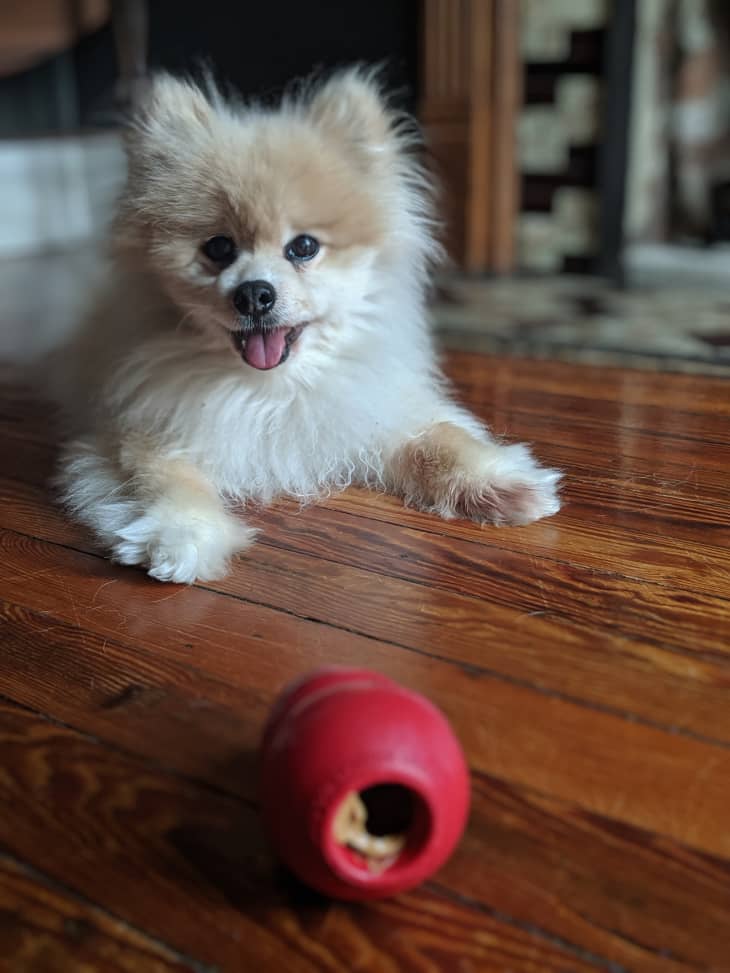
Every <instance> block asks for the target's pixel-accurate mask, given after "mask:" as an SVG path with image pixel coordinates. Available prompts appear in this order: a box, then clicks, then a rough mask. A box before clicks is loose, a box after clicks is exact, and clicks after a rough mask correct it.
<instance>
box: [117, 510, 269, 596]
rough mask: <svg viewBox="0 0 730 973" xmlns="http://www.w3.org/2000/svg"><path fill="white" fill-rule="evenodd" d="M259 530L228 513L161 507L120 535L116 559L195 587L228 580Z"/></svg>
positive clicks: (160, 579)
mask: <svg viewBox="0 0 730 973" xmlns="http://www.w3.org/2000/svg"><path fill="white" fill-rule="evenodd" d="M255 533H256V532H255V530H254V529H253V528H251V527H247V526H246V525H245V524H241V523H239V522H238V521H237V520H235V519H234V518H233V517H232V516H230V515H228V514H226V513H225V512H224V511H209V512H206V513H203V512H202V511H191V510H185V509H170V507H169V505H162V504H161V505H158V506H157V507H156V508H154V507H153V508H152V509H151V510H150V511H148V512H147V513H146V514H144V515H142V516H141V517H138V518H137V519H136V520H132V521H131V522H130V523H129V524H127V525H126V526H125V527H123V528H121V529H120V530H119V531H118V532H117V539H116V543H115V544H114V546H113V551H112V554H113V557H114V560H116V561H119V562H120V563H121V564H130V565H135V564H136V565H141V566H143V567H146V568H147V571H148V573H149V574H150V575H151V576H152V577H153V578H157V580H158V581H174V582H177V583H178V584H192V583H193V582H194V581H212V580H214V579H215V578H220V577H222V576H223V575H224V574H225V573H226V570H227V568H228V563H229V561H230V559H231V557H232V556H233V555H234V554H235V553H236V552H237V551H240V550H242V549H243V548H244V547H247V546H248V545H249V544H250V543H251V541H252V540H253V538H254V536H255Z"/></svg>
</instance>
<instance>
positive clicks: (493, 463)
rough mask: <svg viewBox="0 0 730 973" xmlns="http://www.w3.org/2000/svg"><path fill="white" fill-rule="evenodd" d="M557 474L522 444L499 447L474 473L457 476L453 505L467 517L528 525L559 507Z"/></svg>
mask: <svg viewBox="0 0 730 973" xmlns="http://www.w3.org/2000/svg"><path fill="white" fill-rule="evenodd" d="M560 478H561V474H560V473H559V472H558V470H551V469H548V468H546V467H544V466H540V464H539V463H538V462H537V461H536V460H535V458H534V457H533V455H532V453H531V452H530V450H529V449H528V448H527V447H526V446H523V445H520V444H517V445H513V446H499V447H497V450H496V452H494V453H492V455H491V456H490V458H489V460H488V461H487V462H486V468H485V469H484V470H483V472H480V474H479V475H478V476H474V475H473V474H472V475H467V476H465V477H462V478H460V479H461V484H460V488H459V489H458V490H457V495H458V496H457V499H456V506H457V508H460V509H461V511H462V512H463V514H464V515H465V516H467V517H469V518H470V519H471V520H476V521H479V522H485V523H492V524H496V525H498V526H504V525H508V524H529V523H531V522H532V521H533V520H539V519H540V518H541V517H549V516H551V515H552V514H555V513H557V512H558V510H559V509H560V499H559V496H558V486H559V483H560Z"/></svg>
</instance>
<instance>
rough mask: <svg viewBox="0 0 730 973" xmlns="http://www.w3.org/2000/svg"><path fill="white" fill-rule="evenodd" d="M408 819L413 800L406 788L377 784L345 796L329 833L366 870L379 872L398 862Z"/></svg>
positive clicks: (403, 845) (404, 839)
mask: <svg viewBox="0 0 730 973" xmlns="http://www.w3.org/2000/svg"><path fill="white" fill-rule="evenodd" d="M412 817H413V797H412V794H411V793H410V791H408V790H407V788H405V787H401V786H400V785H397V784H377V785H376V786H374V787H368V788H367V789H366V790H363V791H350V793H349V794H347V795H346V796H345V798H344V799H343V801H342V802H341V804H340V806H339V807H338V808H337V812H336V814H335V817H334V820H333V823H332V832H333V835H334V839H335V841H336V842H337V843H338V844H339V845H343V846H344V847H346V848H349V849H350V850H351V851H354V852H355V853H356V854H357V855H358V856H359V857H360V858H362V860H363V862H364V864H365V865H366V866H367V868H368V869H369V871H371V872H375V873H379V872H383V871H385V870H386V869H387V868H390V867H391V865H393V864H394V863H395V862H396V861H397V860H398V857H399V855H400V854H401V852H402V851H403V849H404V848H405V844H406V837H407V832H408V828H409V827H410V824H411V821H412Z"/></svg>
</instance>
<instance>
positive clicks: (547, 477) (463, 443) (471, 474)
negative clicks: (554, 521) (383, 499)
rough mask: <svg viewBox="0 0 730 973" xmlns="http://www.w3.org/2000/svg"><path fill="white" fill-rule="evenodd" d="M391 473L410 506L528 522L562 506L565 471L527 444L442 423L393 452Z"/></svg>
mask: <svg viewBox="0 0 730 973" xmlns="http://www.w3.org/2000/svg"><path fill="white" fill-rule="evenodd" d="M386 477H387V481H388V485H389V487H390V488H391V489H393V491H394V492H396V493H398V494H400V495H402V496H403V497H404V498H405V501H406V503H407V504H409V505H411V506H415V507H419V508H420V509H422V510H428V511H430V512H433V513H438V514H440V515H441V516H442V517H445V518H447V519H448V518H452V517H466V518H468V519H470V520H476V521H479V522H488V523H492V524H527V523H530V521H533V520H538V519H539V518H540V517H547V516H549V515H550V514H554V513H556V512H557V510H558V509H559V507H560V503H559V500H558V493H557V486H558V481H559V480H560V474H559V473H558V472H557V471H556V470H550V469H546V468H544V467H542V466H540V465H539V464H538V463H537V461H536V460H535V459H534V458H533V456H532V454H531V453H530V451H529V449H528V448H527V447H526V446H523V445H512V446H508V445H502V444H500V443H498V442H494V441H490V440H488V439H487V438H486V437H483V438H479V437H478V436H477V435H474V434H472V433H471V432H469V431H467V430H466V429H464V428H462V427H461V426H459V425H457V424H456V423H454V422H438V423H436V424H434V425H432V426H429V427H428V428H426V429H424V430H423V431H422V432H421V433H419V434H418V435H416V436H414V437H413V438H411V439H408V440H407V441H405V442H403V443H402V444H400V445H399V446H398V447H397V448H396V449H395V450H393V451H392V452H391V453H390V456H389V460H388V463H387V469H386Z"/></svg>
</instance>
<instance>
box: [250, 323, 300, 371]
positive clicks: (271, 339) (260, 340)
mask: <svg viewBox="0 0 730 973" xmlns="http://www.w3.org/2000/svg"><path fill="white" fill-rule="evenodd" d="M303 328H304V325H303V324H299V325H297V326H296V327H294V328H267V329H261V330H252V331H234V332H233V344H234V347H235V348H236V351H237V352H238V353H239V354H240V356H241V357H242V358H243V360H244V361H245V362H247V363H248V364H249V365H251V367H252V368H259V369H263V370H265V369H268V368H276V366H277V365H281V363H282V362H285V361H286V360H287V358H288V357H289V352H290V351H291V346H292V345H293V344H294V342H295V341H296V340H297V338H298V337H299V335H300V334H301V333H302V329H303Z"/></svg>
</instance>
